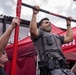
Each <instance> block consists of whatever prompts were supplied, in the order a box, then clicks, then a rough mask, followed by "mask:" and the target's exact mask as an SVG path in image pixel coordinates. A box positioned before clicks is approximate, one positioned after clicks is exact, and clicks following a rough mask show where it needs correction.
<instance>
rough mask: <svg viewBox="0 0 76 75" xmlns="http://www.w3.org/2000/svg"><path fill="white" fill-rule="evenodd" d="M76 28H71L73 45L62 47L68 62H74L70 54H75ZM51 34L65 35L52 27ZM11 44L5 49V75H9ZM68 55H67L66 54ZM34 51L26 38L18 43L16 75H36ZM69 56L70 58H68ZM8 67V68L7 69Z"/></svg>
mask: <svg viewBox="0 0 76 75" xmlns="http://www.w3.org/2000/svg"><path fill="white" fill-rule="evenodd" d="M75 30H76V28H73V34H74V44H73V43H69V45H62V49H63V53H64V54H65V56H66V58H67V59H69V60H74V61H76V58H75V57H74V54H71V53H72V52H76V32H75ZM52 32H53V33H57V34H59V35H65V33H66V32H63V31H62V30H60V29H59V28H57V27H55V26H54V25H52ZM13 46H14V45H13V44H12V45H9V46H7V47H6V51H7V54H8V58H9V62H8V63H7V64H6V67H5V70H6V72H7V75H10V69H11V59H12V52H13ZM68 53H69V54H68ZM36 55H37V53H36V51H35V48H34V45H33V43H32V41H31V39H30V37H29V36H28V37H27V38H24V39H23V40H21V41H19V42H18V55H17V67H16V70H17V71H16V75H21V74H22V75H25V74H26V75H36V64H35V63H36ZM69 56H71V57H69ZM8 66H9V67H8Z"/></svg>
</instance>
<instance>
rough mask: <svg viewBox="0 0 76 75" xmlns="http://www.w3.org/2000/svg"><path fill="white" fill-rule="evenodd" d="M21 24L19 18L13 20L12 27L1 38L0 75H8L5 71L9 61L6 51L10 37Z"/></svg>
mask: <svg viewBox="0 0 76 75" xmlns="http://www.w3.org/2000/svg"><path fill="white" fill-rule="evenodd" d="M19 24H20V21H19V18H18V17H15V18H13V20H12V22H11V25H10V27H9V28H8V29H7V30H6V31H5V32H4V34H2V36H0V75H6V73H5V71H4V64H5V63H6V62H7V61H8V58H7V54H6V53H5V51H4V49H5V47H6V46H7V44H8V40H9V37H10V35H11V33H12V31H13V30H14V28H15V27H16V26H17V25H19Z"/></svg>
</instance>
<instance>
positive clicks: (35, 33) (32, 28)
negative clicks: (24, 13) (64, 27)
mask: <svg viewBox="0 0 76 75" xmlns="http://www.w3.org/2000/svg"><path fill="white" fill-rule="evenodd" d="M35 8H36V9H38V10H39V6H35ZM38 10H33V14H32V19H31V22H30V34H31V36H32V37H33V38H36V37H37V36H38V29H37V22H36V16H37V14H38V12H39V11H38Z"/></svg>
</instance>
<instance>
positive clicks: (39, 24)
mask: <svg viewBox="0 0 76 75" xmlns="http://www.w3.org/2000/svg"><path fill="white" fill-rule="evenodd" d="M44 20H49V19H48V18H47V17H45V18H43V19H41V20H40V22H39V23H38V27H40V26H41V25H42V22H43V21H44Z"/></svg>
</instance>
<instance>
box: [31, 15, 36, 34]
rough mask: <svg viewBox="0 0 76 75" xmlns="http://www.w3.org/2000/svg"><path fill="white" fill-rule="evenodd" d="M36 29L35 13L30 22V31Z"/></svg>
mask: <svg viewBox="0 0 76 75" xmlns="http://www.w3.org/2000/svg"><path fill="white" fill-rule="evenodd" d="M36 30H37V23H36V14H33V16H32V20H31V22H30V32H31V33H35V32H36Z"/></svg>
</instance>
